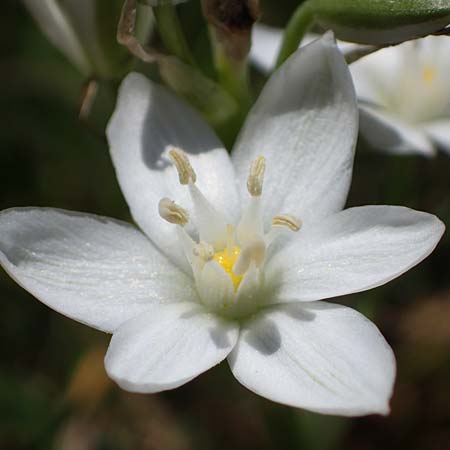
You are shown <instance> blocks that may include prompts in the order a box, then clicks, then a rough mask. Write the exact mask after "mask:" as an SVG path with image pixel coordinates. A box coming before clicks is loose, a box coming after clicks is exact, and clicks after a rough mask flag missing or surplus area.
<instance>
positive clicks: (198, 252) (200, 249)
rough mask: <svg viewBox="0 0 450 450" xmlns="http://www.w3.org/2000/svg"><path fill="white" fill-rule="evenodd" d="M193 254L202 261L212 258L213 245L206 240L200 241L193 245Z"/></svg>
mask: <svg viewBox="0 0 450 450" xmlns="http://www.w3.org/2000/svg"><path fill="white" fill-rule="evenodd" d="M193 252H194V255H195V256H198V257H199V258H201V259H202V260H203V261H205V262H207V261H211V260H212V259H213V258H214V247H213V246H212V245H210V244H208V243H207V242H200V243H199V244H197V245H196V246H195V247H194V250H193Z"/></svg>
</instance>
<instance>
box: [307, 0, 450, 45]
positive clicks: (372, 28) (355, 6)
mask: <svg viewBox="0 0 450 450" xmlns="http://www.w3.org/2000/svg"><path fill="white" fill-rule="evenodd" d="M309 3H310V6H311V8H312V10H313V13H314V16H315V20H316V22H317V23H318V24H319V25H321V26H322V27H324V28H326V29H332V30H333V31H334V32H335V34H336V37H338V38H339V39H343V40H346V41H352V42H358V43H361V44H377V45H384V44H396V43H399V42H403V41H405V40H409V39H414V38H418V37H422V36H426V35H427V34H431V33H434V32H437V31H439V30H441V29H442V28H444V27H445V26H447V25H448V24H450V1H448V0H394V1H393V0H310V1H309Z"/></svg>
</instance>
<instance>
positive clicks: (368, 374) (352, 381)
mask: <svg viewBox="0 0 450 450" xmlns="http://www.w3.org/2000/svg"><path fill="white" fill-rule="evenodd" d="M228 360H229V363H230V366H231V370H232V371H233V374H234V376H235V377H236V378H237V379H238V380H239V381H240V382H241V383H242V384H243V385H244V386H246V387H247V388H248V389H250V390H252V391H253V392H256V393H257V394H259V395H262V396H263V397H267V398H268V399H270V400H274V401H276V402H280V403H284V404H287V405H291V406H295V407H299V408H305V409H309V410H311V411H315V412H319V413H324V414H338V415H343V416H359V415H365V414H371V413H379V414H387V413H388V412H389V404H388V402H389V398H390V397H391V394H392V387H393V383H394V378H395V359H394V355H393V353H392V350H391V348H390V347H389V345H388V344H387V342H386V341H385V339H384V338H383V336H382V335H381V333H380V332H379V331H378V329H377V328H376V327H375V325H374V324H373V323H371V322H370V321H369V320H367V319H366V318H365V317H364V316H362V315H361V314H359V313H358V312H357V311H354V310H352V309H350V308H346V307H344V306H341V305H334V304H331V303H325V302H317V303H314V304H311V303H303V304H291V305H279V306H278V307H277V308H274V309H271V310H267V311H264V312H262V313H261V314H260V315H259V316H257V317H256V318H254V319H253V320H251V321H250V322H249V323H247V324H245V325H244V326H243V329H241V334H240V337H239V340H238V343H237V345H236V347H235V349H234V350H233V352H232V353H231V354H230V356H229V357H228Z"/></svg>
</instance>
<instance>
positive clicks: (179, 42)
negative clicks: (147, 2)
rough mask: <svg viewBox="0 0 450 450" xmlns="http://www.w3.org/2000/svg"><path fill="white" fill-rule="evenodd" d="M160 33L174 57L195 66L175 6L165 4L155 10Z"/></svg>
mask: <svg viewBox="0 0 450 450" xmlns="http://www.w3.org/2000/svg"><path fill="white" fill-rule="evenodd" d="M153 13H154V15H155V19H156V23H157V26H158V31H159V34H160V36H161V39H162V41H163V42H164V45H165V47H166V49H167V51H169V52H170V53H171V54H172V55H174V56H177V57H178V58H180V59H181V60H182V61H184V62H185V63H188V64H190V65H195V60H194V57H193V56H192V53H191V51H190V49H189V45H188V43H187V40H186V37H185V35H184V32H183V29H182V28H181V23H180V20H179V18H178V15H177V12H176V10H175V6H173V5H171V4H164V5H161V6H155V7H154V8H153Z"/></svg>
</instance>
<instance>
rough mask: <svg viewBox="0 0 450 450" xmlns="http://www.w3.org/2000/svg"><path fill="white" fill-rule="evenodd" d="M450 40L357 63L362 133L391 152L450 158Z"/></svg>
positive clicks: (411, 45) (420, 43) (404, 47)
mask: <svg viewBox="0 0 450 450" xmlns="http://www.w3.org/2000/svg"><path fill="white" fill-rule="evenodd" d="M449 54H450V39H449V38H448V37H447V36H430V37H427V38H423V39H418V40H415V41H410V42H405V43H404V44H401V45H398V46H396V47H390V48H385V49H383V50H380V51H378V52H376V53H373V54H372V55H369V56H367V57H365V58H362V59H361V60H359V61H357V62H356V63H354V64H352V66H351V67H352V68H351V72H352V76H353V80H354V82H355V87H356V91H357V93H358V98H359V100H360V111H361V132H362V133H363V134H364V136H365V137H366V139H367V140H368V141H369V142H370V143H371V144H372V145H373V146H374V147H375V148H378V149H380V150H384V151H387V152H392V153H421V154H424V155H429V156H431V155H433V154H434V153H435V149H436V146H437V147H439V148H442V149H443V150H445V151H447V152H448V153H450V77H449V73H450V58H449Z"/></svg>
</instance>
